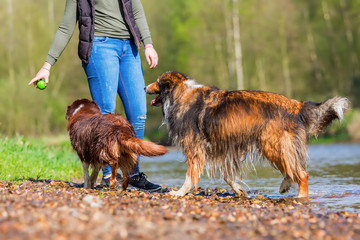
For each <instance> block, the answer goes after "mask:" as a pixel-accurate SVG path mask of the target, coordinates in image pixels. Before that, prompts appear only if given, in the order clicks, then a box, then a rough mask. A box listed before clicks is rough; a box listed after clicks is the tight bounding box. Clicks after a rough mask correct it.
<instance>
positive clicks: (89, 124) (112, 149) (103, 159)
mask: <svg viewBox="0 0 360 240" xmlns="http://www.w3.org/2000/svg"><path fill="white" fill-rule="evenodd" d="M66 119H67V120H68V124H67V130H68V131H69V136H70V141H71V144H72V146H73V148H74V150H75V151H76V152H77V154H78V156H79V158H80V160H81V162H82V164H83V170H84V182H85V187H86V188H92V187H94V184H95V182H96V179H97V176H98V173H99V170H100V168H101V167H103V166H104V165H105V164H109V165H110V167H111V169H112V175H111V178H110V187H111V188H114V187H115V186H116V172H117V169H118V167H119V168H120V169H121V171H122V174H123V178H124V181H123V185H122V189H123V190H126V188H127V186H128V183H129V173H130V172H133V171H134V170H135V168H136V165H137V163H138V155H139V154H141V155H145V156H158V155H163V154H165V153H166V152H167V150H166V148H165V147H163V146H160V145H157V144H155V143H152V142H148V141H143V140H142V139H138V138H136V135H135V131H134V128H133V126H132V125H131V124H130V123H129V122H128V121H127V120H126V119H125V118H123V117H122V116H120V115H116V114H101V111H100V108H99V106H98V105H97V104H96V102H95V101H91V100H88V99H79V100H76V101H74V102H73V103H72V104H71V105H69V106H68V107H67V111H66ZM90 166H91V167H92V169H93V173H92V175H91V177H90V176H89V167H90Z"/></svg>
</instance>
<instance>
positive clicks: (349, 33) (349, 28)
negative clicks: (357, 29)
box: [339, 0, 359, 91]
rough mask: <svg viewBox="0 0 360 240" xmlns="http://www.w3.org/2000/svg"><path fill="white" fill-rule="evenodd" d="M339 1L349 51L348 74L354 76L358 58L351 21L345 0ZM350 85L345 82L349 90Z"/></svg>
mask: <svg viewBox="0 0 360 240" xmlns="http://www.w3.org/2000/svg"><path fill="white" fill-rule="evenodd" d="M339 1H340V7H341V9H342V10H343V20H344V26H345V36H346V41H347V44H348V51H349V57H350V74H351V76H350V77H354V76H358V75H359V70H358V66H359V59H358V56H357V54H356V49H355V46H354V36H353V32H352V26H351V24H352V23H351V21H350V19H349V15H348V14H347V12H346V10H347V9H346V8H347V2H346V1H345V0H339ZM347 82H348V83H350V82H349V81H347ZM350 86H351V84H347V86H346V90H347V91H348V90H350Z"/></svg>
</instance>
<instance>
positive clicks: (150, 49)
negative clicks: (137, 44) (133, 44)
mask: <svg viewBox="0 0 360 240" xmlns="http://www.w3.org/2000/svg"><path fill="white" fill-rule="evenodd" d="M145 57H146V61H147V63H148V64H149V65H150V68H151V69H153V68H155V67H156V66H157V65H158V61H159V58H158V54H157V52H156V51H155V48H154V46H153V45H152V44H146V45H145Z"/></svg>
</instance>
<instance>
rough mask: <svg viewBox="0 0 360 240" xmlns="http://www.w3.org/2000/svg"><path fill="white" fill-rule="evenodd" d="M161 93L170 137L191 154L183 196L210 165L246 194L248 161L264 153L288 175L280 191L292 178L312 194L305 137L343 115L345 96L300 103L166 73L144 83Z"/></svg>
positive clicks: (305, 192)
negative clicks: (244, 177)
mask: <svg viewBox="0 0 360 240" xmlns="http://www.w3.org/2000/svg"><path fill="white" fill-rule="evenodd" d="M146 92H147V93H148V94H159V95H158V97H156V98H155V99H154V100H153V101H152V105H153V106H162V109H163V114H164V122H165V123H166V124H167V125H168V128H169V133H170V136H171V137H172V139H173V141H174V143H175V144H176V145H177V146H178V147H180V148H181V149H182V150H183V152H184V154H185V155H186V157H187V164H188V172H187V176H186V179H185V183H184V185H183V186H182V188H181V189H180V190H179V191H177V192H172V194H173V195H178V196H183V195H184V194H186V193H187V192H189V191H190V189H191V187H192V185H193V183H194V184H195V188H196V190H197V187H198V182H199V180H200V176H201V174H202V171H203V168H204V166H205V165H206V166H207V169H208V173H209V174H210V176H212V177H213V176H214V175H215V170H216V169H219V170H220V173H221V174H222V176H223V177H224V179H225V181H226V182H227V183H228V184H229V185H230V186H231V187H232V188H233V190H234V191H235V192H236V193H237V194H238V195H242V196H246V192H245V191H244V189H242V187H241V186H240V185H239V184H237V183H236V182H235V180H236V179H241V174H242V172H243V166H244V162H245V161H246V159H248V158H250V160H253V159H257V158H261V157H265V158H267V159H268V160H269V162H270V163H271V165H273V166H274V167H275V168H277V169H279V170H280V172H281V173H282V174H283V176H284V180H283V182H282V184H281V188H280V192H281V193H284V192H287V191H288V190H289V188H290V186H291V183H292V182H296V183H297V184H299V193H298V197H306V196H308V173H307V172H306V160H307V146H306V141H307V137H309V136H312V135H318V134H319V133H320V132H322V131H323V130H324V129H325V128H326V127H327V126H328V125H330V123H331V122H332V121H333V120H334V119H340V120H341V119H342V118H343V114H344V111H345V110H346V109H347V108H348V104H349V102H348V100H347V99H346V98H340V97H335V98H331V99H329V100H327V101H324V102H322V103H314V102H308V101H297V100H294V99H289V98H286V97H284V96H282V95H279V94H275V93H270V92H263V91H226V90H220V89H218V88H214V87H209V86H203V85H200V84H197V83H196V82H195V81H194V80H192V79H190V78H188V77H187V76H185V75H183V74H181V73H178V72H167V73H164V74H162V75H160V76H159V78H158V79H157V81H156V82H155V83H152V84H150V85H149V86H147V87H146Z"/></svg>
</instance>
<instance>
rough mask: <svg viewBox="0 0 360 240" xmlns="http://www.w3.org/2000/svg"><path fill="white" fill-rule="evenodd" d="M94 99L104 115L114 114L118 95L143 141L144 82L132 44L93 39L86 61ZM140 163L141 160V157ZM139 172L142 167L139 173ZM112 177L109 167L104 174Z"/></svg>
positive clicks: (137, 134) (98, 38)
mask: <svg viewBox="0 0 360 240" xmlns="http://www.w3.org/2000/svg"><path fill="white" fill-rule="evenodd" d="M82 65H83V68H84V70H85V73H86V75H87V78H88V83H89V88H90V93H91V97H92V99H93V100H95V102H96V103H97V104H98V105H99V107H100V109H101V112H102V113H103V114H106V113H114V112H115V107H116V96H117V94H119V96H120V99H121V101H122V103H123V105H124V109H125V114H126V118H127V120H128V121H129V122H130V124H132V125H133V126H134V129H135V132H136V137H138V138H141V139H143V138H144V129H145V119H146V93H145V91H144V88H145V82H144V74H143V69H142V65H141V60H140V55H139V51H138V48H137V46H136V45H135V44H134V42H133V41H130V40H120V39H115V38H109V37H96V36H95V37H94V41H93V47H92V52H91V57H90V61H89V63H84V62H83V64H82ZM139 162H140V158H139ZM137 173H139V164H138V165H137V167H136V171H135V172H134V173H132V174H131V175H136V174H137ZM109 174H111V168H110V166H109V165H106V167H105V169H104V170H103V175H104V176H106V175H109Z"/></svg>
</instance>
